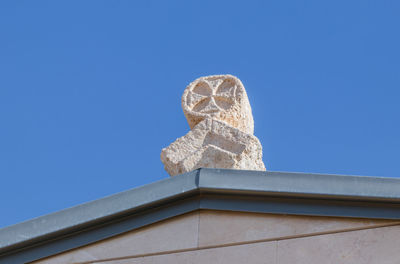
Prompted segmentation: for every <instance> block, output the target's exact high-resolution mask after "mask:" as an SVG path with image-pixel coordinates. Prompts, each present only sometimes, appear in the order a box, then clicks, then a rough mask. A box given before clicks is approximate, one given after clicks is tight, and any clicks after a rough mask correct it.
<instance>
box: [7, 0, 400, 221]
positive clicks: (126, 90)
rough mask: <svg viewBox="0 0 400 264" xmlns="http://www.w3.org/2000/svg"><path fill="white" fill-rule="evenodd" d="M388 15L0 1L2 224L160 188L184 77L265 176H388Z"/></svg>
mask: <svg viewBox="0 0 400 264" xmlns="http://www.w3.org/2000/svg"><path fill="white" fill-rule="evenodd" d="M399 14H400V2H399V1H397V0H393V1H366V0H360V1H320V0H315V1H297V0H296V1H149V0H146V1H117V0H113V1H100V0H96V1H15V0H13V1H11V0H10V1H7V0H4V1H1V2H0V177H1V185H0V187H1V189H0V211H1V213H0V227H3V226H6V225H10V224H14V223H17V222H20V221H23V220H27V219H30V218H33V217H36V216H39V215H43V214H46V213H50V212H54V211H58V210H61V209H64V208H67V207H70V206H73V205H77V204H80V203H83V202H86V201H90V200H94V199H98V198H101V197H103V196H106V195H110V194H113V193H117V192H120V191H123V190H126V189H130V188H133V187H136V186H139V185H143V184H147V183H151V182H154V181H156V180H160V179H163V178H166V177H168V175H167V173H166V172H165V171H164V169H163V165H162V163H161V161H160V151H161V149H162V148H163V147H166V146H167V145H169V144H170V143H171V142H173V141H174V140H175V139H176V138H177V137H180V136H183V135H185V134H186V133H187V132H188V130H189V127H188V125H187V123H186V120H185V118H184V115H183V113H182V110H181V106H180V100H181V95H182V92H183V90H184V89H185V87H186V85H187V84H188V83H189V82H191V81H193V80H194V79H196V78H197V77H200V76H203V75H210V74H221V73H230V74H233V75H236V76H238V77H239V78H240V79H241V80H242V82H243V83H244V85H245V87H246V89H247V92H248V95H249V99H250V103H251V105H252V107H253V115H254V119H255V135H256V136H257V137H258V138H259V139H260V141H261V143H262V144H263V147H264V162H265V164H266V166H267V169H268V170H273V171H291V172H315V173H335V174H352V175H366V176H386V177H399V176H400V122H399V116H400V104H399V99H400V34H399V28H400V15H399Z"/></svg>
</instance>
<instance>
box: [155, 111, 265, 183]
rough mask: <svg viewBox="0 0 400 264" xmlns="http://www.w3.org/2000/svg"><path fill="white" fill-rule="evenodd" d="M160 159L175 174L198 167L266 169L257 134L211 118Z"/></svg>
mask: <svg viewBox="0 0 400 264" xmlns="http://www.w3.org/2000/svg"><path fill="white" fill-rule="evenodd" d="M161 160H162V162H163V163H164V165H165V170H166V171H167V172H168V173H169V174H170V175H172V176H173V175H177V174H182V173H185V172H189V171H192V170H195V169H198V168H225V169H247V170H265V167H264V163H263V162H262V147H261V144H260V142H259V140H258V139H257V138H256V137H255V136H253V135H250V134H246V133H244V132H242V131H240V130H239V129H236V128H233V127H231V126H229V125H227V124H226V123H224V122H221V121H217V120H213V119H211V118H207V119H205V120H203V121H201V122H200V123H199V124H197V126H195V127H194V128H193V129H192V130H191V131H190V132H189V133H188V134H186V135H185V136H183V137H181V138H178V139H177V140H176V141H175V142H174V143H172V144H171V145H170V146H169V147H168V148H165V149H163V150H162V152H161Z"/></svg>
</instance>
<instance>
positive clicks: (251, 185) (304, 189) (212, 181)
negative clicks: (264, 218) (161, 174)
mask: <svg viewBox="0 0 400 264" xmlns="http://www.w3.org/2000/svg"><path fill="white" fill-rule="evenodd" d="M199 188H200V189H201V190H203V191H206V190H208V191H213V192H223V193H236V194H259V195H277V196H286V197H288V196H296V197H314V198H326V199H329V198H334V199H337V198H340V199H349V200H369V201H394V202H400V179H399V178H383V177H365V176H345V175H331V174H312V173H293V172H261V171H242V170H226V169H201V172H200V177H199Z"/></svg>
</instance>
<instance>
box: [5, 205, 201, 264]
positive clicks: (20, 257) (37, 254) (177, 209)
mask: <svg viewBox="0 0 400 264" xmlns="http://www.w3.org/2000/svg"><path fill="white" fill-rule="evenodd" d="M198 208H199V201H198V199H193V198H192V199H185V200H183V201H178V202H174V203H172V204H170V205H169V206H168V207H163V208H157V209H152V210H150V211H149V212H144V213H139V214H135V215H132V216H127V217H124V218H123V219H118V220H116V221H110V222H108V223H103V224H101V225H98V226H95V227H90V228H88V229H83V230H79V231H76V232H74V233H72V234H65V235H64V236H60V237H57V238H53V239H49V240H46V241H42V242H41V243H38V244H36V245H34V246H30V247H27V248H22V249H18V250H15V251H12V252H7V254H6V255H0V264H3V263H4V264H10V263H28V262H32V261H36V260H39V259H42V258H46V257H48V256H52V255H55V254H59V253H62V252H65V251H68V250H71V249H74V248H78V247H81V246H85V245H88V244H91V243H95V242H98V241H101V240H104V239H106V238H110V237H113V236H116V235H119V234H122V233H125V232H128V231H131V230H135V229H138V228H141V227H144V226H146V225H150V224H153V223H156V222H159V221H162V220H166V219H169V218H172V217H175V216H178V215H182V214H185V213H189V212H192V211H194V210H197V209H198Z"/></svg>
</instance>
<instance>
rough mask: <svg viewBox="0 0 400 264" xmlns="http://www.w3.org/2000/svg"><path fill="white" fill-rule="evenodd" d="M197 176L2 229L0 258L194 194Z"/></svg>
mask: <svg viewBox="0 0 400 264" xmlns="http://www.w3.org/2000/svg"><path fill="white" fill-rule="evenodd" d="M198 173H199V171H193V172H190V173H187V174H184V175H179V176H176V177H173V178H169V179H165V180H161V181H158V182H155V183H151V184H148V185H145V186H141V187H138V188H135V189H131V190H128V191H125V192H121V193H118V194H115V195H111V196H108V197H105V198H102V199H99V200H95V201H92V202H88V203H84V204H81V205H78V206H75V207H72V208H68V209H64V210H62V211H59V212H56V213H52V214H48V215H45V216H41V217H38V218H35V219H32V220H29V221H26V222H22V223H19V224H16V225H12V226H9V227H5V228H2V229H0V254H1V252H3V251H5V250H8V247H10V246H20V244H23V243H26V242H31V241H36V240H37V239H43V238H44V236H47V235H53V234H56V233H59V232H64V231H65V230H74V229H79V228H80V227H81V226H88V225H92V224H96V223H99V222H102V221H105V220H107V219H108V218H110V217H112V218H115V217H117V216H118V215H121V214H126V213H129V212H130V211H135V210H139V209H142V208H147V207H150V206H152V205H154V204H156V203H160V202H163V201H164V200H170V199H173V198H174V197H176V196H183V195H186V194H188V193H190V192H193V191H196V190H197V188H198V187H197V184H196V182H197V180H196V178H197V177H198Z"/></svg>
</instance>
